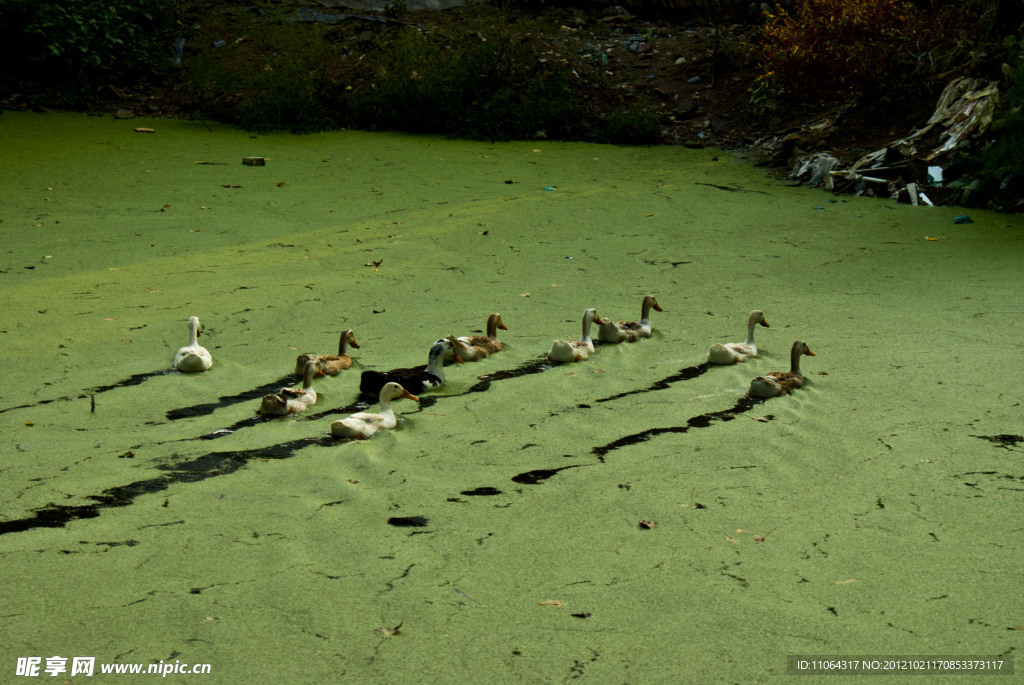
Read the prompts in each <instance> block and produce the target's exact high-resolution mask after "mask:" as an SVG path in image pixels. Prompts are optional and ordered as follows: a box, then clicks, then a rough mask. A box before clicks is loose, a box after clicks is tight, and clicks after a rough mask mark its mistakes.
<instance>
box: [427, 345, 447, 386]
mask: <svg viewBox="0 0 1024 685" xmlns="http://www.w3.org/2000/svg"><path fill="white" fill-rule="evenodd" d="M427 373H430V374H433V375H435V376H437V377H438V378H440V379H441V382H444V350H443V349H440V348H439V349H436V350H434V349H432V350H430V357H428V358H427Z"/></svg>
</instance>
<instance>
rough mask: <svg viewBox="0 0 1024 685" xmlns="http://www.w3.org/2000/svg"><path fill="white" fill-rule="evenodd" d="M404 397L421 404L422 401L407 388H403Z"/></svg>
mask: <svg viewBox="0 0 1024 685" xmlns="http://www.w3.org/2000/svg"><path fill="white" fill-rule="evenodd" d="M402 397H404V398H405V399H407V400H413V401H415V402H419V401H420V398H418V397H416V395H413V394H412V393H411V392H409V391H408V390H406V389H405V388H402Z"/></svg>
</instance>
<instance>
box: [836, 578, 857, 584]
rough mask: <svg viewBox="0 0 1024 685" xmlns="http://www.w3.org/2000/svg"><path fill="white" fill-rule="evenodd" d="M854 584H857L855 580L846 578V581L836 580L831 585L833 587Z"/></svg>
mask: <svg viewBox="0 0 1024 685" xmlns="http://www.w3.org/2000/svg"><path fill="white" fill-rule="evenodd" d="M856 582H857V579H856V578H847V579H846V580H837V581H836V582H834V583H832V584H833V585H849V584H850V583H856Z"/></svg>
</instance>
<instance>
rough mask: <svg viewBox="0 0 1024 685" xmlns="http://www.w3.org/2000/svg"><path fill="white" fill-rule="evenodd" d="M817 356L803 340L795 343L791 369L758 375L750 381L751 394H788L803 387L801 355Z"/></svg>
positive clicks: (791, 354) (791, 355)
mask: <svg viewBox="0 0 1024 685" xmlns="http://www.w3.org/2000/svg"><path fill="white" fill-rule="evenodd" d="M805 354H806V355H808V356H811V357H816V356H817V355H816V354H814V353H813V352H811V348H809V347H808V346H807V343H805V342H804V341H803V340H797V341H796V342H795V343H793V349H792V350H791V351H790V353H789V359H790V361H789V366H790V368H789V371H788V372H783V371H774V372H772V373H769V374H765V375H764V376H758V377H757V378H755V379H754V380H752V381H750V394H751V395H756V396H757V397H780V396H782V395H788V394H789V393H791V392H793V391H794V390H796V389H797V388H800V387H803V384H804V376H803V374H802V373H800V357H801V355H805Z"/></svg>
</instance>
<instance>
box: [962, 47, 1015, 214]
mask: <svg viewBox="0 0 1024 685" xmlns="http://www.w3.org/2000/svg"><path fill="white" fill-rule="evenodd" d="M975 142H976V143H977V142H980V143H981V145H980V149H979V150H978V151H977V152H974V153H969V152H968V153H964V154H961V155H960V159H959V160H958V164H957V166H959V167H961V168H962V169H963V170H964V171H965V174H964V176H963V177H962V178H960V179H958V181H956V182H955V183H953V184H950V185H951V187H953V188H954V189H956V190H957V191H958V192H959V197H958V198H957V200H958V201H960V202H963V203H964V204H972V205H978V204H991V205H993V206H994V207H995V208H996V209H1007V208H1011V207H1015V208H1016V209H1018V210H1019V208H1020V206H1021V205H1022V203H1024V60H1019V59H1018V61H1017V65H1016V67H1015V68H1014V69H1013V71H1012V72H1011V74H1010V80H1009V86H1008V87H1007V89H1006V91H1005V92H1004V93H1002V94H1001V96H1000V101H999V106H998V109H997V112H996V118H995V121H994V122H993V124H992V126H991V127H990V128H989V130H988V131H986V132H985V134H984V135H983V136H981V140H980V141H975Z"/></svg>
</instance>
